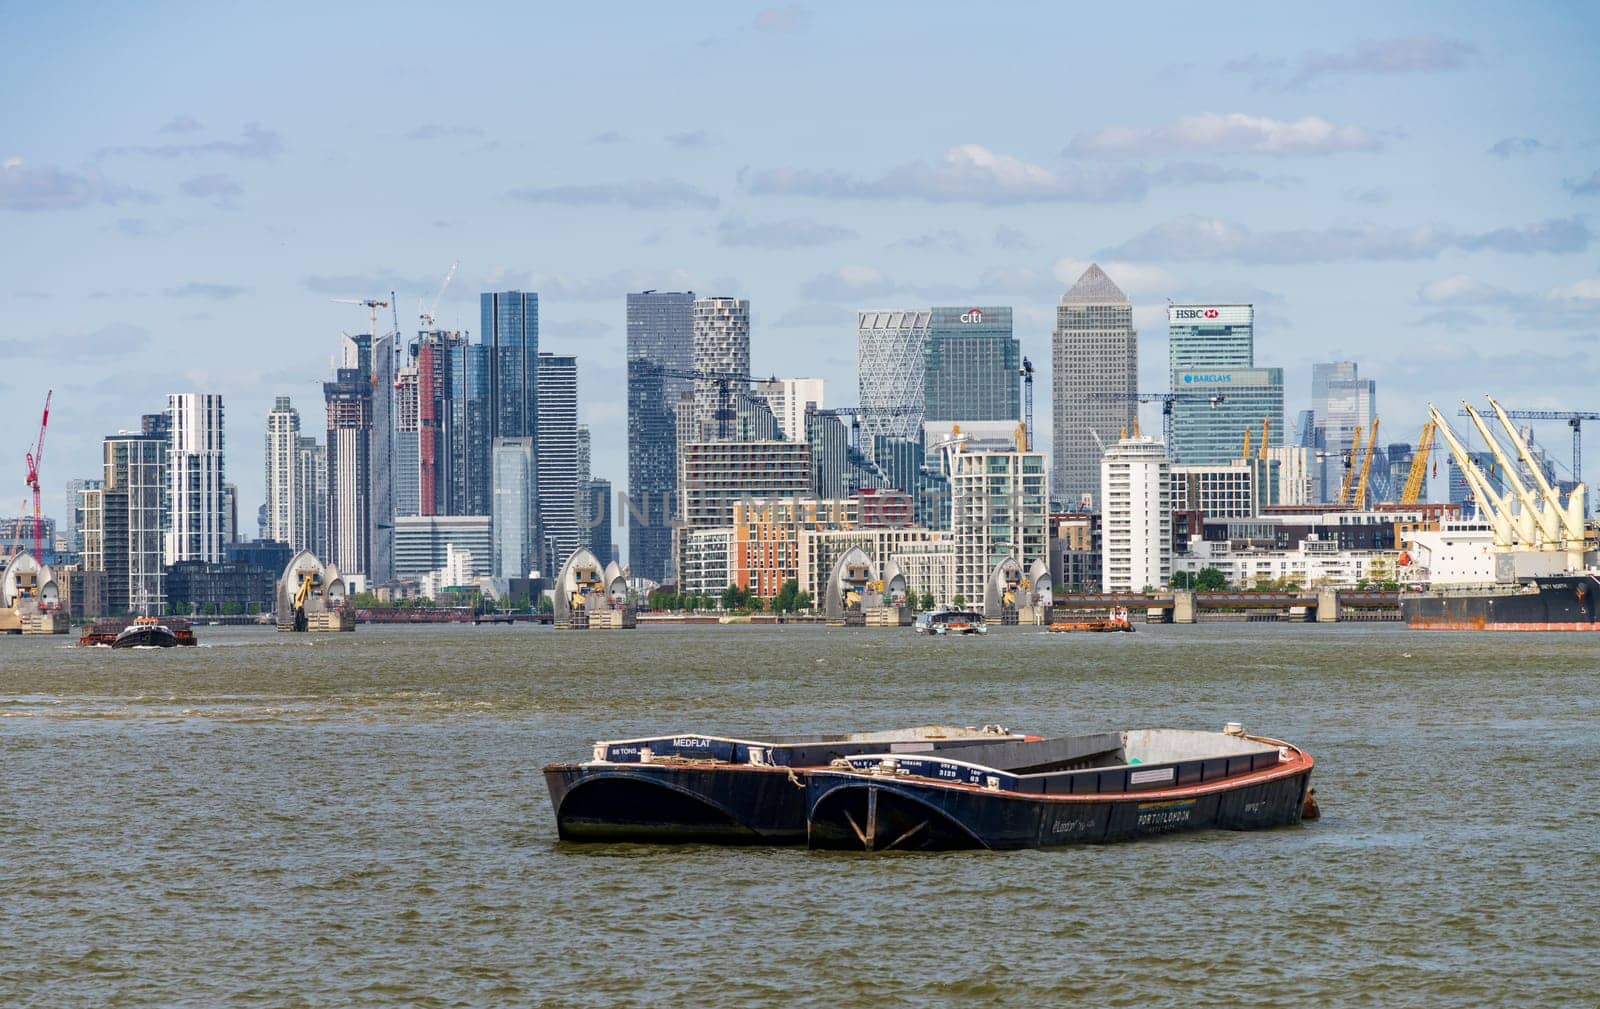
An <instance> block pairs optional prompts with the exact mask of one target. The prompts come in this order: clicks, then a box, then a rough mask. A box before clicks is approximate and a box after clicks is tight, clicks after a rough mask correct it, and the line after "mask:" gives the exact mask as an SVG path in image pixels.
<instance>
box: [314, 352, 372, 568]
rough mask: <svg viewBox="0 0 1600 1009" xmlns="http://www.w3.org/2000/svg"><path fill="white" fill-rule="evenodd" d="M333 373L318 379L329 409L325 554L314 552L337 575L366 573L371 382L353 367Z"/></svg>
mask: <svg viewBox="0 0 1600 1009" xmlns="http://www.w3.org/2000/svg"><path fill="white" fill-rule="evenodd" d="M334 376H335V377H334V380H333V381H332V382H324V383H323V385H322V394H323V399H324V402H325V403H326V405H327V413H328V449H327V458H328V510H327V525H328V556H327V557H322V555H320V554H319V555H318V556H319V558H321V559H322V560H323V561H324V563H332V564H333V565H335V566H336V567H338V569H339V573H340V574H341V575H344V576H346V577H348V576H350V575H361V576H362V577H363V578H365V577H367V571H368V568H369V567H370V566H371V562H372V535H371V534H372V507H371V500H370V498H369V496H368V495H369V494H370V493H371V470H370V461H371V457H370V452H371V439H372V383H371V381H370V380H369V379H368V377H367V375H366V373H364V372H361V371H359V370H357V369H355V368H340V369H338V371H336V372H335V373H334Z"/></svg>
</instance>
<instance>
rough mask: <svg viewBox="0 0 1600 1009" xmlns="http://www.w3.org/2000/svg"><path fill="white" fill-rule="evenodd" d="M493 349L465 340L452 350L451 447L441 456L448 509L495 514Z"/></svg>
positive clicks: (447, 421)
mask: <svg viewBox="0 0 1600 1009" xmlns="http://www.w3.org/2000/svg"><path fill="white" fill-rule="evenodd" d="M491 350H492V348H491V347H489V346H488V345H486V344H482V343H467V342H466V341H465V340H463V341H461V342H460V343H457V344H456V345H454V346H452V347H451V348H450V350H449V353H448V354H447V355H446V359H445V360H446V368H445V380H446V382H447V383H448V385H447V388H448V399H447V400H446V403H445V406H446V408H447V409H446V413H445V429H444V435H445V437H444V442H445V451H444V457H443V459H442V460H441V461H440V462H441V465H442V469H443V475H444V478H445V484H444V506H445V511H444V514H447V515H488V514H489V447H490V445H492V444H493V435H491V433H490V431H491V422H492V419H493V412H494V411H493V406H494V403H493V399H492V397H491V395H490V391H489V390H490V378H491V377H492V372H493V369H492V368H491V367H490V359H491ZM535 367H537V366H535ZM535 426H537V425H535ZM519 437H534V438H536V437H537V436H536V435H532V434H529V435H523V436H519ZM535 444H537V441H536V442H535Z"/></svg>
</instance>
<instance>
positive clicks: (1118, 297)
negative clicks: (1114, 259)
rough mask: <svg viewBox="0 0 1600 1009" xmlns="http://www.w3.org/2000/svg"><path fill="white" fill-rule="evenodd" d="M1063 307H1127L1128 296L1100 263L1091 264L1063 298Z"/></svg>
mask: <svg viewBox="0 0 1600 1009" xmlns="http://www.w3.org/2000/svg"><path fill="white" fill-rule="evenodd" d="M1061 304H1063V305H1126V304H1128V296H1127V295H1126V294H1123V293H1122V288H1120V287H1118V286H1117V285H1116V284H1114V283H1112V282H1111V278H1110V277H1108V276H1106V272H1105V271H1104V270H1102V269H1100V264H1099V263H1090V264H1089V268H1088V269H1087V270H1084V271H1083V276H1081V277H1079V278H1078V282H1077V283H1076V284H1073V285H1072V290H1070V291H1068V292H1067V293H1066V294H1063V295H1062V296H1061Z"/></svg>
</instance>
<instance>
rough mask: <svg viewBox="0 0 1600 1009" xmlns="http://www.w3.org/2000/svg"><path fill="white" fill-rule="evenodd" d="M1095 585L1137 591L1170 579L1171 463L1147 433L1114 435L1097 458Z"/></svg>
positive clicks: (1162, 584) (1157, 442) (1164, 452)
mask: <svg viewBox="0 0 1600 1009" xmlns="http://www.w3.org/2000/svg"><path fill="white" fill-rule="evenodd" d="M1100 501H1101V505H1100V513H1101V528H1100V544H1101V550H1100V555H1101V562H1100V588H1101V590H1102V591H1104V592H1141V591H1143V590H1144V589H1145V588H1147V587H1148V588H1162V587H1164V586H1166V585H1167V584H1168V583H1169V582H1170V581H1171V580H1172V463H1171V462H1170V461H1169V460H1168V459H1167V452H1166V446H1164V445H1162V444H1161V442H1160V441H1158V440H1157V439H1155V438H1152V437H1150V436H1149V435H1141V436H1138V437H1133V438H1122V439H1119V440H1118V441H1117V442H1116V444H1114V445H1112V446H1111V447H1110V448H1109V449H1107V450H1106V454H1105V456H1104V458H1102V459H1101V461H1100Z"/></svg>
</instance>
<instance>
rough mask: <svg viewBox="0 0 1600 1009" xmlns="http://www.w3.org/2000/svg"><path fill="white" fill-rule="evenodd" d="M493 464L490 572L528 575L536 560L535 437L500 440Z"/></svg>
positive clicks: (497, 574) (498, 574)
mask: <svg viewBox="0 0 1600 1009" xmlns="http://www.w3.org/2000/svg"><path fill="white" fill-rule="evenodd" d="M492 465H493V469H494V502H493V508H494V511H493V515H494V523H493V525H492V527H491V530H492V531H491V537H492V551H493V555H494V556H493V558H492V560H491V564H490V571H491V572H492V573H493V575H494V577H496V578H526V577H528V573H529V572H530V571H532V570H533V567H534V563H535V561H534V551H533V543H534V522H533V497H534V476H533V439H532V438H499V439H497V440H496V441H495V443H494V456H493V463H492Z"/></svg>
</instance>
